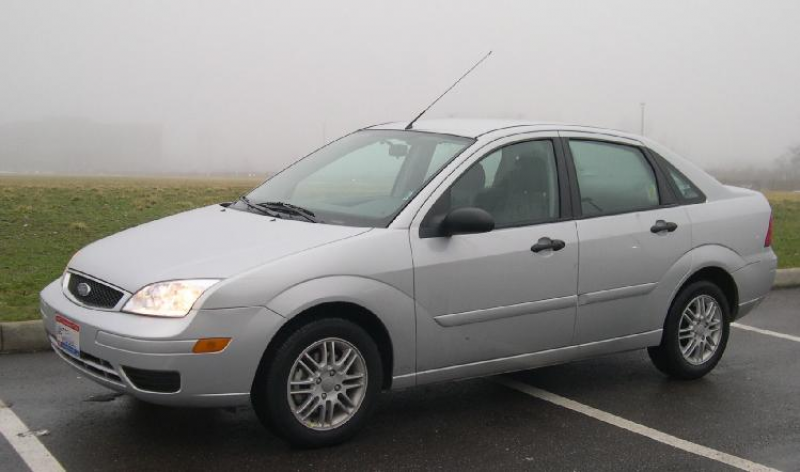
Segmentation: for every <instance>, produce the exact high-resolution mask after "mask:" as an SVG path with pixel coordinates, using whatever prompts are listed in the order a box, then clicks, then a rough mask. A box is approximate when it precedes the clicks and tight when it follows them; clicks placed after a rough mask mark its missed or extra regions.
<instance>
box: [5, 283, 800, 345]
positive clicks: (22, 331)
mask: <svg viewBox="0 0 800 472" xmlns="http://www.w3.org/2000/svg"><path fill="white" fill-rule="evenodd" d="M792 287H800V268H796V269H778V270H777V271H776V273H775V282H774V283H773V285H772V288H773V289H782V288H792ZM49 349H50V341H49V340H48V339H47V335H46V334H45V331H44V323H43V322H42V320H33V321H8V322H5V323H0V354H6V353H12V352H36V351H47V350H49Z"/></svg>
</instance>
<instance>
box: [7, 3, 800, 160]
mask: <svg viewBox="0 0 800 472" xmlns="http://www.w3.org/2000/svg"><path fill="white" fill-rule="evenodd" d="M798 26H800V2H798V1H796V0H787V1H758V2H757V1H730V0H728V1H722V0H721V1H704V2H697V1H670V2H656V1H608V0H604V1H596V2H577V1H563V2H554V1H551V2H533V1H519V2H510V1H509V2H504V1H492V2H469V3H467V2H464V1H460V2H459V1H449V2H445V1H437V2H431V1H428V2H423V1H420V2H416V1H392V2H380V1H374V0H373V1H338V2H314V3H312V2H303V1H298V2H280V3H278V2H264V1H252V2H245V1H226V2H220V1H198V0H169V1H164V0H160V1H152V0H137V1H135V2H130V1H122V0H116V1H109V0H97V1H77V0H76V1H70V2H63V1H57V0H51V1H40V0H2V2H0V171H6V172H7V171H15V172H30V171H55V172H72V173H75V172H88V173H92V172H139V173H150V172H268V171H274V170H278V169H280V168H281V167H282V166H284V165H286V164H287V163H289V162H292V161H293V160H295V159H297V158H299V157H301V156H303V155H304V154H306V153H308V152H309V151H311V150H313V149H314V148H316V147H318V146H320V145H322V144H323V143H324V142H326V140H331V139H333V138H335V137H337V136H339V135H341V134H343V133H346V132H349V131H351V130H353V129H355V128H359V127H363V126H368V125H371V124H376V123H382V122H386V121H400V120H409V119H411V118H412V117H413V116H414V115H415V114H416V113H417V112H419V111H420V110H421V109H422V108H424V107H425V106H426V105H427V104H428V103H429V102H430V101H431V100H433V99H434V98H435V97H436V96H437V95H439V93H441V92H442V91H443V90H444V89H445V88H447V87H448V86H449V85H450V83H452V82H453V81H454V80H455V79H456V78H458V76H459V75H461V74H462V73H463V72H464V71H465V70H466V69H467V68H469V67H470V66H471V65H472V63H474V62H475V61H477V60H478V59H479V58H480V57H481V56H482V55H483V54H484V53H485V52H486V51H488V50H493V51H494V54H493V55H492V56H491V57H490V58H489V59H488V60H487V61H486V62H485V63H484V64H483V65H482V66H481V67H480V68H478V69H477V70H476V71H475V72H474V73H473V74H472V75H471V76H469V77H468V78H467V79H465V80H464V81H463V82H462V83H461V84H460V85H459V86H458V87H457V88H456V89H455V90H453V91H452V92H451V93H450V94H449V95H448V96H446V97H445V98H444V99H443V100H442V101H441V102H439V103H438V104H437V105H436V106H435V107H434V108H433V109H432V110H431V111H430V112H429V114H428V115H427V117H428V118H436V117H504V118H525V119H531V120H540V121H548V122H554V121H555V122H563V123H576V124H590V125H598V126H604V127H611V128H617V129H623V130H628V131H633V132H637V133H638V132H639V129H640V126H641V123H640V103H646V107H645V111H646V114H645V123H644V131H645V134H646V135H647V136H649V137H652V138H654V139H656V140H659V141H661V142H662V143H664V144H666V145H667V146H669V147H671V148H673V149H675V150H676V151H678V152H680V153H683V154H684V155H686V156H687V157H689V158H690V159H692V160H694V161H695V162H697V163H699V164H700V165H702V166H704V167H728V168H729V167H737V166H747V165H763V166H766V165H769V164H770V163H771V162H772V161H774V160H775V159H776V158H778V157H779V156H781V155H783V154H785V153H786V151H787V150H788V149H789V147H791V146H793V145H797V144H800V92H799V90H800V29H798Z"/></svg>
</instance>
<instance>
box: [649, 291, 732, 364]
mask: <svg viewBox="0 0 800 472" xmlns="http://www.w3.org/2000/svg"><path fill="white" fill-rule="evenodd" d="M729 332H730V308H729V307H728V302H727V299H726V298H725V295H724V294H723V293H722V290H720V288H719V287H717V286H716V285H715V284H713V283H711V282H708V281H698V282H694V283H692V284H691V285H689V286H687V287H685V288H684V289H683V290H681V292H680V293H679V294H678V296H677V297H675V301H674V302H673V304H672V307H671V308H670V312H669V315H668V316H667V320H666V322H665V323H664V333H663V336H662V339H661V344H660V345H658V346H656V347H651V348H648V350H647V352H648V354H649V355H650V359H651V360H652V361H653V364H655V366H656V367H657V368H658V369H659V370H660V371H662V372H664V373H665V374H667V375H669V376H671V377H675V378H679V379H686V380H690V379H697V378H700V377H702V376H704V375H706V374H707V373H709V372H711V370H713V369H714V367H716V365H717V363H718V362H719V360H720V359H721V358H722V354H723V353H724V352H725V347H726V345H727V343H728V334H729Z"/></svg>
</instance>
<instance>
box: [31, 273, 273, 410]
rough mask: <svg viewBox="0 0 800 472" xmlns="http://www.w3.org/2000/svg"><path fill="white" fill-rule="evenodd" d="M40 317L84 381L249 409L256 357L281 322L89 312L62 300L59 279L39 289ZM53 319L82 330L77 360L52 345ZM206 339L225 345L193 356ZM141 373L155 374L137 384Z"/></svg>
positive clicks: (251, 312) (233, 312) (262, 312)
mask: <svg viewBox="0 0 800 472" xmlns="http://www.w3.org/2000/svg"><path fill="white" fill-rule="evenodd" d="M41 313H42V318H43V320H44V325H45V329H46V330H47V334H48V337H49V338H50V341H51V345H52V346H53V349H54V350H55V351H56V353H57V354H58V355H59V356H60V357H61V358H62V359H63V360H64V361H65V362H67V363H68V364H69V365H71V366H72V367H73V368H75V369H77V370H79V371H80V372H82V373H83V374H84V375H85V376H86V377H88V378H90V379H92V380H94V381H95V382H97V383H99V384H101V385H103V386H105V387H108V388H110V389H112V390H116V391H119V392H124V393H127V394H130V395H133V396H135V397H137V398H140V399H141V400H144V401H147V402H151V403H158V404H164V405H177V406H235V405H241V404H245V403H247V402H248V401H249V399H250V389H251V386H252V383H253V378H254V377H255V372H256V369H257V368H258V364H259V362H260V360H261V356H262V355H263V353H264V350H265V349H266V346H267V343H268V342H269V340H270V339H271V338H272V336H273V335H274V334H275V332H276V331H277V329H278V328H279V327H280V326H281V325H282V323H283V321H284V318H282V317H281V316H280V315H277V314H276V313H274V312H272V311H270V310H268V309H266V308H264V307H240V308H230V309H218V310H195V311H192V312H191V313H190V314H188V315H187V316H186V317H183V318H157V317H146V316H139V315H131V314H127V313H121V312H112V311H99V310H91V309H88V308H86V307H83V306H80V305H77V304H75V303H73V302H72V301H71V300H69V299H68V298H67V297H66V296H64V294H63V292H62V290H61V285H60V283H59V281H55V282H53V283H52V284H50V285H48V286H47V287H46V288H45V289H44V290H43V291H42V293H41ZM57 314H58V315H61V316H63V317H65V318H67V319H68V320H70V321H72V322H74V323H76V324H77V325H78V326H79V327H80V332H79V339H80V353H79V354H78V355H75V354H73V353H70V352H69V351H67V350H65V349H62V348H61V347H60V346H59V345H58V343H57V342H56V334H55V333H56V325H55V316H56V315H57ZM207 337H229V338H231V342H230V343H229V344H228V346H227V347H226V348H225V349H224V350H222V351H220V352H216V353H206V354H194V353H192V348H193V346H194V344H195V342H196V341H197V340H198V339H200V338H207ZM141 371H147V372H146V373H145V374H146V375H149V373H150V372H153V373H154V374H153V376H151V377H150V378H149V379H147V380H148V381H143V380H142V372H141ZM162 373H167V374H164V375H162ZM175 373H177V374H178V377H179V381H178V384H177V386H174V384H172V383H169V384H163V385H166V386H167V387H168V388H166V390H169V392H165V391H152V389H156V390H164V389H161V388H160V387H154V386H153V385H162V384H158V383H156V384H154V383H153V382H152V381H151V380H154V379H155V380H159V379H160V378H161V379H169V380H170V381H172V380H174V374H175ZM131 377H134V380H132V379H131Z"/></svg>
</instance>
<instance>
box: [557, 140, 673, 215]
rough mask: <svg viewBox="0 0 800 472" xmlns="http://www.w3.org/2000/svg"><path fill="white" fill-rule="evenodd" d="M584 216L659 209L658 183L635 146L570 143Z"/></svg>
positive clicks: (593, 142)
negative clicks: (657, 207)
mask: <svg viewBox="0 0 800 472" xmlns="http://www.w3.org/2000/svg"><path fill="white" fill-rule="evenodd" d="M569 148H570V151H571V152H572V158H573V161H574V163H575V170H576V173H577V179H578V189H579V190H580V194H581V211H582V213H583V215H584V216H598V215H609V214H615V213H625V212H629V211H637V210H646V209H649V208H653V207H656V206H658V205H659V203H660V199H659V194H658V181H657V180H656V175H655V172H654V171H653V168H652V167H651V166H650V163H649V162H648V161H647V158H645V156H644V154H642V152H641V151H640V150H639V149H638V148H636V147H633V146H625V145H621V144H613V143H605V142H598V141H575V140H570V141H569Z"/></svg>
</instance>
